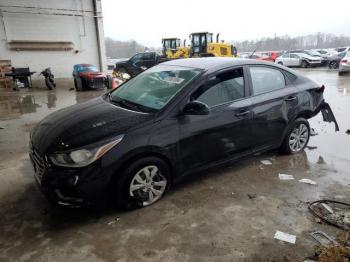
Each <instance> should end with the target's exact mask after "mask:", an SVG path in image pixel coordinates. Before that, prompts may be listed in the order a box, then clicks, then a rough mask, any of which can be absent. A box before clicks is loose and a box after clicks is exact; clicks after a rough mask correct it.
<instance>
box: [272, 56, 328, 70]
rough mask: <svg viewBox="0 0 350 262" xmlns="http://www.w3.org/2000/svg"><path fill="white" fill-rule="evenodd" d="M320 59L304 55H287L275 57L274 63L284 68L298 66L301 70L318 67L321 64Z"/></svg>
mask: <svg viewBox="0 0 350 262" xmlns="http://www.w3.org/2000/svg"><path fill="white" fill-rule="evenodd" d="M322 60H323V59H322V58H321V57H315V56H310V55H307V54H305V53H287V54H284V55H281V56H280V57H277V59H276V61H275V63H276V64H280V65H285V66H300V67H303V68H306V67H310V66H319V65H321V64H322Z"/></svg>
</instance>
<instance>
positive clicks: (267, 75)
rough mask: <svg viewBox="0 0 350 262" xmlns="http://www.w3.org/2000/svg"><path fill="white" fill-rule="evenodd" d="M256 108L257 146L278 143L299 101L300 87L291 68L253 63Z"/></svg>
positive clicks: (250, 69)
mask: <svg viewBox="0 0 350 262" xmlns="http://www.w3.org/2000/svg"><path fill="white" fill-rule="evenodd" d="M248 72H249V80H250V94H251V102H252V108H251V111H252V112H253V124H252V139H253V140H254V143H255V147H256V148H257V149H263V148H269V147H276V145H278V144H279V143H280V141H281V138H282V135H283V132H284V130H285V128H286V127H287V125H288V119H289V117H290V116H291V115H292V114H293V111H294V109H295V107H296V106H297V104H298V97H297V92H298V90H297V88H296V87H294V85H292V84H291V81H290V79H289V78H288V77H287V72H285V71H284V70H282V69H279V68H277V67H272V66H263V65H261V66H260V65H259V66H257V65H256V66H255V65H254V66H249V67H248Z"/></svg>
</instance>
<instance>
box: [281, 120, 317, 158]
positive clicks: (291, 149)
mask: <svg viewBox="0 0 350 262" xmlns="http://www.w3.org/2000/svg"><path fill="white" fill-rule="evenodd" d="M299 132H301V133H299ZM298 134H299V135H298ZM309 139H310V125H309V122H308V121H307V120H306V119H305V118H297V119H296V120H295V121H294V122H293V123H292V124H291V125H290V127H289V129H288V131H287V133H286V135H285V137H284V139H283V142H282V145H281V147H280V151H281V153H283V154H297V153H300V152H302V151H303V150H304V149H305V147H306V146H307V143H308V142H309ZM293 141H295V142H294V143H293Z"/></svg>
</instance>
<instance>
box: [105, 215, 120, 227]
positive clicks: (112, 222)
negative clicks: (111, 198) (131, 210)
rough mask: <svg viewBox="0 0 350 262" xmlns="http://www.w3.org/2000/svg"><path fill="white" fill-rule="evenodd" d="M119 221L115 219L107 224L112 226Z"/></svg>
mask: <svg viewBox="0 0 350 262" xmlns="http://www.w3.org/2000/svg"><path fill="white" fill-rule="evenodd" d="M119 219H120V218H119V217H116V218H115V219H114V220H112V221H110V222H108V223H107V224H108V225H113V224H115V223H117V222H118V221H119Z"/></svg>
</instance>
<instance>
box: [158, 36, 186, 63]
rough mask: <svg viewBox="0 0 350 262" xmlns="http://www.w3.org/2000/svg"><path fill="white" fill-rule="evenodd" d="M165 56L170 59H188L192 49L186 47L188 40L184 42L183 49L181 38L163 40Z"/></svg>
mask: <svg viewBox="0 0 350 262" xmlns="http://www.w3.org/2000/svg"><path fill="white" fill-rule="evenodd" d="M162 44H163V55H164V56H166V57H167V58H168V59H178V58H188V57H189V54H190V49H189V48H188V47H186V40H184V46H183V47H181V41H180V39H179V38H163V39H162Z"/></svg>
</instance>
